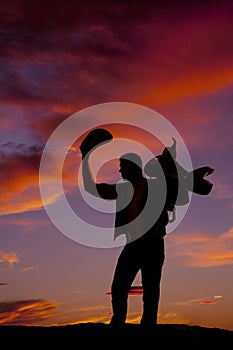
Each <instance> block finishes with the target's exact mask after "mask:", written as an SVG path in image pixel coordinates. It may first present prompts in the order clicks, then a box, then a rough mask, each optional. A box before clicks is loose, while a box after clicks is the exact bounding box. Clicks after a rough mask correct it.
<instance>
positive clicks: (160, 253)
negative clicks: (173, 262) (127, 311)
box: [141, 241, 164, 325]
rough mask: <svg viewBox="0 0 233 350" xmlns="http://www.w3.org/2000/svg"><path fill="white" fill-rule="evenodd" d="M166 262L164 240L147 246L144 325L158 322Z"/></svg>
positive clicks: (143, 278)
mask: <svg viewBox="0 0 233 350" xmlns="http://www.w3.org/2000/svg"><path fill="white" fill-rule="evenodd" d="M156 243H157V242H156ZM163 263H164V242H163V241H161V242H160V241H159V242H158V244H156V246H154V247H153V245H149V246H148V247H146V248H145V251H144V259H143V263H142V268H141V274H142V287H143V297H142V300H143V315H142V318H141V324H142V325H153V324H156V323H157V313H158V305H159V298H160V281H161V275H162V267H163Z"/></svg>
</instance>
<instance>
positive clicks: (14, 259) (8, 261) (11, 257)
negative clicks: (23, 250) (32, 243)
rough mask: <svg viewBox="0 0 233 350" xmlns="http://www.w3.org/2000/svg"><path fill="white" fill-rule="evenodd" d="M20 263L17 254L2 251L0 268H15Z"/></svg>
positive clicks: (0, 253) (0, 252)
mask: <svg viewBox="0 0 233 350" xmlns="http://www.w3.org/2000/svg"><path fill="white" fill-rule="evenodd" d="M18 262H19V258H18V256H17V254H16V253H7V252H4V251H0V267H1V268H4V267H5V266H7V267H11V268H12V267H13V266H14V264H16V263H18Z"/></svg>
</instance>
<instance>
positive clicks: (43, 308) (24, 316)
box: [0, 300, 57, 325]
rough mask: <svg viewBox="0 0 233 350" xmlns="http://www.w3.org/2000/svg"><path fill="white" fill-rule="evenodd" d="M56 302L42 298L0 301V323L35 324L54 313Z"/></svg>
mask: <svg viewBox="0 0 233 350" xmlns="http://www.w3.org/2000/svg"><path fill="white" fill-rule="evenodd" d="M56 306H57V304H55V303H52V302H48V301H43V300H18V301H12V302H2V303H0V324H3V325H13V324H14V325H17V324H19V325H36V324H38V323H41V321H43V320H45V319H47V318H50V317H52V316H54V315H55V313H54V310H55V308H56Z"/></svg>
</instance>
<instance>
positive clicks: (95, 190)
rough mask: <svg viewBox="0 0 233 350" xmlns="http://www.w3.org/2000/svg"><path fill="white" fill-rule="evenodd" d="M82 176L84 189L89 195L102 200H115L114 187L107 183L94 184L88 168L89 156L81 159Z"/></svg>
mask: <svg viewBox="0 0 233 350" xmlns="http://www.w3.org/2000/svg"><path fill="white" fill-rule="evenodd" d="M82 176H83V183H84V189H85V190H86V191H87V192H89V193H90V194H92V195H94V196H96V197H101V198H103V199H116V198H117V192H116V185H115V184H107V183H98V184H97V183H95V181H94V179H93V176H92V172H91V169H90V166H89V155H86V156H85V157H83V159H82Z"/></svg>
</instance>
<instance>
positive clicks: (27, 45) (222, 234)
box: [0, 0, 233, 330]
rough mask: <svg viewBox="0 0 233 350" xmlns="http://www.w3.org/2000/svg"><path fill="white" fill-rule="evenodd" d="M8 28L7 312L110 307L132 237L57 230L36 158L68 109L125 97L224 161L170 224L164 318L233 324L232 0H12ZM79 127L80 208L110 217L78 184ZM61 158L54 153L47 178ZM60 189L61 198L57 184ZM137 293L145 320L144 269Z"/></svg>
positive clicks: (72, 319)
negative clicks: (122, 242)
mask: <svg viewBox="0 0 233 350" xmlns="http://www.w3.org/2000/svg"><path fill="white" fill-rule="evenodd" d="M0 28H1V29H0V43H1V45H0V50H1V55H0V66H1V73H0V80H1V90H0V119H1V124H0V180H1V182H0V215H1V218H0V225H1V231H0V324H27V325H65V324H74V323H79V322H106V323H108V322H109V321H110V318H111V296H110V286H111V281H112V276H113V272H114V268H115V264H116V261H117V258H118V256H119V253H120V251H121V249H122V247H121V246H117V247H110V248H101V247H93V246H89V245H85V244H80V243H78V242H75V241H73V240H72V239H69V238H68V237H67V236H65V235H64V234H63V233H62V232H60V230H59V229H58V228H57V227H56V226H55V225H54V224H53V223H52V222H51V220H50V218H49V216H48V215H47V212H46V210H45V208H44V205H43V202H42V199H41V193H40V186H39V170H40V164H41V157H42V154H43V150H44V147H45V145H46V143H47V141H48V139H49V137H50V136H51V134H52V133H53V132H54V131H55V130H56V128H57V127H58V126H59V125H60V124H61V123H62V122H64V121H65V120H66V119H67V118H69V117H70V116H71V115H73V114H75V113H77V112H79V111H82V110H85V109H86V108H89V107H91V106H93V105H99V104H107V103H114V102H121V103H129V104H136V105H138V106H142V107H145V108H150V109H151V110H154V111H155V112H157V113H159V114H161V115H162V116H163V117H164V118H166V119H167V120H168V121H169V122H170V123H171V124H172V125H173V126H174V128H175V129H176V130H177V131H178V132H179V134H180V135H181V137H182V139H183V141H184V143H185V145H186V147H187V149H188V151H189V154H190V157H191V160H192V164H193V167H194V168H197V167H200V166H204V165H209V166H211V167H213V168H214V169H215V171H214V173H213V174H212V175H210V176H209V180H210V181H211V182H212V183H213V184H214V186H213V190H212V191H211V193H210V194H209V195H208V196H200V195H196V194H193V195H192V198H191V203H190V205H189V207H188V210H187V213H186V215H185V216H184V218H183V220H182V221H181V222H180V224H179V225H178V226H177V227H176V228H175V229H174V230H173V231H172V232H170V233H168V234H167V235H166V237H165V249H166V259H165V265H164V270H163V275H162V283H161V300H160V305H159V315H158V322H159V323H167V324H170V323H185V324H190V325H200V326H205V327H220V328H224V329H230V330H233V279H232V275H233V220H232V218H233V183H232V174H233V164H232V153H233V137H232V135H233V3H232V2H231V1H227V0H223V1H167V2H165V1H146V0H145V1H142V2H140V1H129V0H126V1H123V0H119V1H113V2H111V6H110V2H109V1H106V0H103V1H97V0H96V1H92V0H90V1H89V0H88V1H85V0H82V1H79V0H77V1H69V0H68V1H63V2H62V1H56V2H55V1H37V0H36V1H29V0H27V1H26V0H25V1H24V0H18V1H17V0H13V1H11V2H9V1H2V2H1V5H0ZM139 108H140V107H139ZM90 118H95V115H94V114H92V115H91V116H90ZM95 121H96V122H97V121H98V118H97V117H96V120H94V122H95ZM92 122H93V120H92ZM107 122H108V120H107ZM107 122H106V124H107ZM111 123H112V120H111V116H109V130H111V131H112V133H113V135H114V137H118V138H128V139H131V140H134V141H137V142H140V143H141V144H143V145H144V146H145V147H150V149H151V150H152V151H153V152H154V154H160V153H161V152H162V150H163V147H164V146H163V145H161V144H160V143H159V142H154V139H153V138H150V136H148V135H147V134H145V132H144V130H138V129H137V130H135V129H134V128H133V127H130V126H128V127H127V126H124V127H123V128H122V127H121V125H120V124H121V123H119V124H117V121H115V122H114V124H111ZM126 123H127V121H126ZM143 123H144V124H145V127H146V126H147V125H148V124H147V123H148V121H147V118H146V117H145V118H144V120H143ZM79 136H80V131H78V130H77V140H76V141H77V142H74V145H73V147H70V149H69V151H68V153H67V157H66V160H65V162H64V169H63V186H64V189H65V193H66V195H67V198H68V200H69V203H70V205H71V206H72V207H73V208H74V210H75V211H76V212H78V213H80V215H81V216H82V217H85V220H87V221H88V219H90V220H94V221H95V223H96V222H98V223H100V222H101V218H100V217H98V214H95V215H94V217H93V216H92V215H91V214H90V211H89V210H88V209H86V208H85V206H84V205H83V203H82V201H81V199H80V193H79V191H78V186H79V185H80V186H81V184H79V183H78V182H77V169H78V168H79V166H80V151H79V148H78V145H79V142H80V138H79ZM153 142H154V143H153ZM52 166H53V163H51V167H52ZM117 166H118V163H117V162H116V161H114V160H113V161H112V162H109V163H107V164H106V166H105V167H104V168H103V169H102V170H103V171H102V173H101V172H100V174H99V176H100V178H101V176H102V178H104V180H105V181H109V182H110V181H112V180H117V179H118V177H119V173H118V167H117ZM52 169H53V167H52ZM56 171H57V168H56V164H55V163H54V173H53V172H51V173H50V177H49V178H48V179H47V180H48V186H52V184H53V176H54V174H55V173H56ZM49 200H50V204H51V205H57V204H59V197H58V196H51V198H49ZM64 220H65V218H64ZM98 220H99V221H98ZM102 224H103V223H102ZM95 239H96V238H95ZM130 294H131V295H130V296H129V310H128V319H127V321H128V322H132V323H139V320H140V316H141V311H142V300H141V289H140V274H139V275H138V276H137V278H136V280H135V282H134V288H133V289H132V292H131V293H130Z"/></svg>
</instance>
